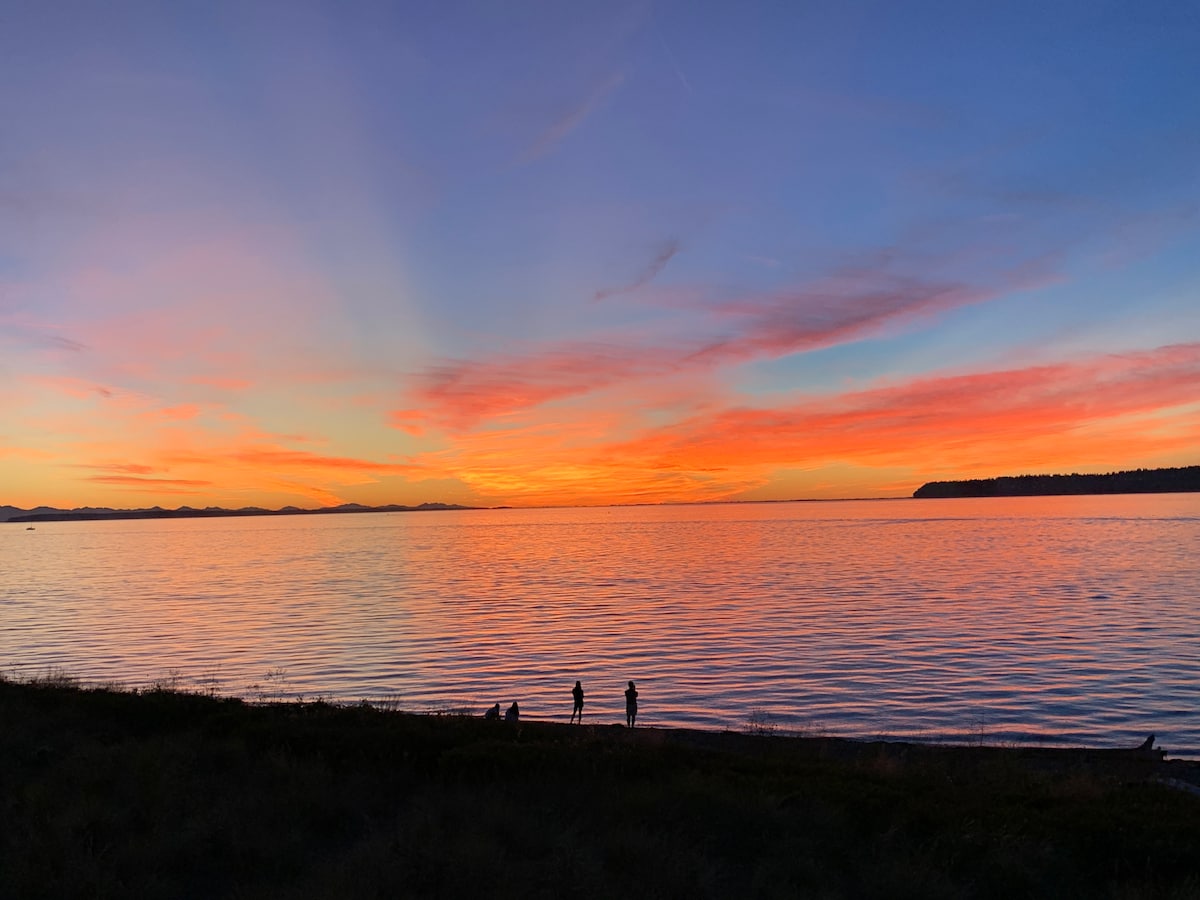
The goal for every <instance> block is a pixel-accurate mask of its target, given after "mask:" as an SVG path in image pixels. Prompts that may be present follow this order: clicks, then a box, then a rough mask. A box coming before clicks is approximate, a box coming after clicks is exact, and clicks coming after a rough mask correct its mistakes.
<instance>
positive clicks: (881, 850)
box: [0, 682, 1200, 898]
mask: <svg viewBox="0 0 1200 900" xmlns="http://www.w3.org/2000/svg"><path fill="white" fill-rule="evenodd" d="M1166 765H1174V766H1176V767H1179V766H1181V765H1182V764H1178V763H1175V764H1166ZM1163 766H1164V764H1163V763H1160V762H1157V761H1156V760H1154V759H1153V758H1150V757H1147V756H1141V755H1137V754H1122V753H1114V754H1109V753H1095V752H1093V753H1085V752H1070V751H1020V750H1012V749H1007V750H1005V749H988V748H962V749H953V750H951V749H945V748H922V747H917V746H905V745H897V744H881V743H877V744H870V743H858V742H850V741H837V740H832V739H829V740H823V739H808V740H800V739H794V738H782V737H773V736H751V735H736V734H711V733H710V734H705V733H696V732H686V731H678V732H674V731H670V732H669V731H659V730H650V729H647V730H640V731H634V732H629V731H627V730H625V729H624V728H621V727H620V726H584V727H577V726H576V727H572V726H568V725H558V724H549V723H532V722H531V723H524V724H521V725H519V726H510V725H506V724H504V723H485V722H483V721H481V720H479V719H465V718H455V717H425V716H411V715H403V714H398V713H386V712H380V711H378V710H374V709H369V708H335V707H329V706H325V705H321V704H309V705H278V706H268V707H255V706H247V705H244V704H242V703H240V702H238V701H235V700H218V699H212V698H206V697H200V696H195V695H185V694H172V693H149V694H141V695H134V694H128V693H117V692H109V691H84V690H79V689H75V688H70V687H62V686H37V685H25V684H13V683H8V682H0V821H2V822H3V830H2V832H0V895H3V896H5V897H23V898H24V897H29V898H33V897H133V896H137V897H197V898H199V897H204V898H208V897H222V896H226V897H239V898H241V897H244V898H257V897H332V896H354V897H452V896H473V895H487V896H512V897H530V896H534V897H536V896H544V897H611V896H621V895H628V896H661V897H689V898H693V897H727V896H764V897H772V896H780V897H792V896H818V897H862V896H880V897H883V896H886V897H922V898H927V897H1015V896H1042V897H1114V898H1117V897H1120V898H1139V897H1159V896H1161V897H1195V896H1200V856H1198V851H1197V848H1200V799H1198V798H1196V797H1193V796H1191V795H1189V794H1186V793H1183V792H1179V791H1173V790H1170V789H1168V788H1165V787H1162V786H1160V785H1157V784H1154V783H1151V781H1150V779H1151V778H1152V777H1154V776H1155V775H1156V774H1159V773H1160V771H1161V770H1162V768H1163ZM1190 771H1191V770H1190V769H1188V768H1187V767H1184V771H1182V772H1175V773H1174V774H1175V775H1180V774H1184V775H1187V774H1189V773H1190Z"/></svg>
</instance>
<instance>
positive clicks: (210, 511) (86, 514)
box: [0, 503, 476, 522]
mask: <svg viewBox="0 0 1200 900" xmlns="http://www.w3.org/2000/svg"><path fill="white" fill-rule="evenodd" d="M475 508H476V507H473V506H458V505H456V504H453V503H422V504H421V505H420V506H399V505H397V504H394V503H393V504H389V505H388V506H363V505H362V504H360V503H343V504H342V505H341V506H325V507H322V508H320V509H301V508H300V507H298V506H285V507H283V509H263V508H262V507H260V506H243V507H242V508H241V509H223V508H222V507H219V506H206V507H205V508H204V509H194V508H193V507H190V506H181V507H179V508H178V509H163V508H162V507H161V506H151V507H150V508H149V509H109V508H107V507H94V506H84V507H81V508H79V509H54V508H53V507H50V506H38V507H35V508H34V509H18V508H17V507H15V506H0V522H85V521H92V520H96V519H209V518H217V517H220V516H313V515H328V514H333V513H369V512H425V511H428V510H440V509H475Z"/></svg>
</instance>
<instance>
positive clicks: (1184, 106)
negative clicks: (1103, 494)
mask: <svg viewBox="0 0 1200 900" xmlns="http://www.w3.org/2000/svg"><path fill="white" fill-rule="evenodd" d="M1198 48H1200V6H1197V5H1196V4H1193V3H1186V2H1171V3H1159V2H1145V0H1143V2H1107V0H1087V2H1068V0H1063V2H1055V3H1045V2H1042V0H1038V2H1033V3H1025V2H1006V3H1002V4H976V3H961V2H945V3H926V2H912V3H894V2H885V3H861V2H852V0H851V2H845V3H827V2H821V3H816V2H804V0H796V2H739V3H704V2H633V3H626V2H622V0H604V2H598V3H589V2H571V3H562V2H547V3H536V2H522V0H513V2H504V3H496V2H480V3H459V2H443V3H400V2H386V3H385V2H372V0H356V2H353V3H346V2H337V3H315V2H306V0H288V2H278V3H276V2H265V0H238V2H221V0H205V2H192V0H179V2H171V3H165V2H154V3H150V2H146V3H137V2H122V0H113V2H109V3H104V4H98V3H90V2H79V3H75V2H67V0H0V504H11V505H15V506H21V507H26V508H27V507H31V506H34V505H38V504H46V505H51V506H59V507H68V508H69V507H78V506H113V507H121V508H129V507H145V506H153V505H160V506H164V507H172V508H173V507H177V506H183V505H186V506H193V507H204V506H225V507H242V506H266V507H271V508H276V507H281V506H285V505H294V506H299V507H306V508H310V507H319V506H328V505H334V504H340V503H363V504H371V505H376V504H386V503H401V504H417V503H422V502H445V503H463V504H469V505H486V506H495V505H509V506H534V505H562V504H580V505H590V504H609V503H657V502H674V501H702V500H784V499H806V498H812V499H818V498H836V497H896V496H907V495H909V494H911V492H912V491H913V490H915V489H916V488H917V487H919V486H920V485H921V484H922V483H924V482H926V481H931V480H946V479H958V478H979V477H992V476H998V475H1017V474H1026V473H1039V472H1109V471H1117V470H1122V469H1130V468H1138V467H1157V466H1178V465H1193V464H1197V463H1200V50H1198Z"/></svg>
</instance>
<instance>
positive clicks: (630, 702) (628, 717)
mask: <svg viewBox="0 0 1200 900" xmlns="http://www.w3.org/2000/svg"><path fill="white" fill-rule="evenodd" d="M636 721H637V688H636V687H634V685H633V682H632V681H631V682H629V687H628V688H626V689H625V724H626V725H627V726H629V727H630V728H632V727H633V723H634V722H636Z"/></svg>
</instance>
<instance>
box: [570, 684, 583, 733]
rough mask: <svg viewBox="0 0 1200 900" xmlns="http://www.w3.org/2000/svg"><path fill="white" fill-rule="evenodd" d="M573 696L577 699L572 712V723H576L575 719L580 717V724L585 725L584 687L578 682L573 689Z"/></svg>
mask: <svg viewBox="0 0 1200 900" xmlns="http://www.w3.org/2000/svg"><path fill="white" fill-rule="evenodd" d="M571 696H572V697H574V698H575V708H574V709H572V710H571V721H572V722H574V721H575V717H576V716H579V724H580V725H582V724H583V685H582V684H580V683H579V682H578V681H576V682H575V687H573V688H571Z"/></svg>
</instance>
